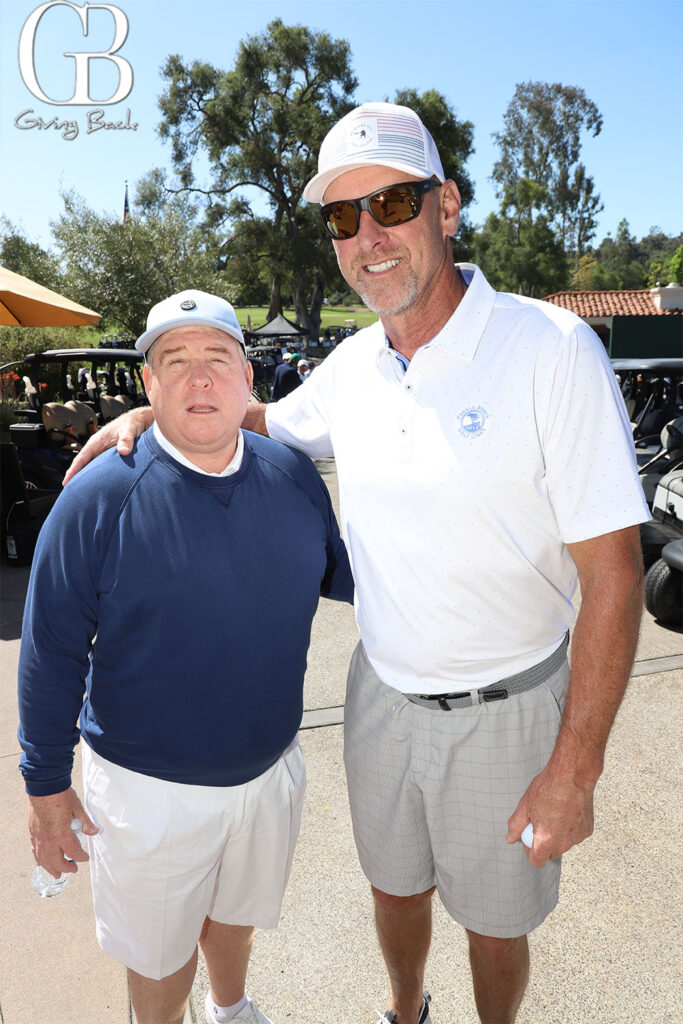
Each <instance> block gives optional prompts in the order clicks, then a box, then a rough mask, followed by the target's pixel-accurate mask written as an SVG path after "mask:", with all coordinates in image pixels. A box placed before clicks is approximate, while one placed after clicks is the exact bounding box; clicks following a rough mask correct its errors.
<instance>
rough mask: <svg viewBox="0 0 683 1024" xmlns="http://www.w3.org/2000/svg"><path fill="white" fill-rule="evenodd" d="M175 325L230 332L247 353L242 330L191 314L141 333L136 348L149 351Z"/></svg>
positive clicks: (219, 321)
mask: <svg viewBox="0 0 683 1024" xmlns="http://www.w3.org/2000/svg"><path fill="white" fill-rule="evenodd" d="M174 327H214V328H215V329H216V330H217V331H222V332H223V334H229V335H230V337H231V338H234V339H235V341H237V342H239V344H240V345H241V347H242V351H243V352H244V354H245V356H246V354H247V349H246V346H245V344H244V338H243V336H242V333H241V331H240V332H238V331H236V330H231V329H230V327H229V325H228V324H226V323H225V321H224V320H215V319H213V318H211V317H206V316H192V315H191V314H186V315H185V316H179V317H177V318H176V319H175V320H167V321H166V322H165V323H163V324H160V325H159V326H157V327H152V329H151V330H149V331H145V333H144V334H141V335H140V337H139V338H138V340H137V341H136V342H135V347H136V349H137V350H138V352H147V351H148V350H149V348H150V347H151V346H152V345H153V344H154V342H155V341H156V340H157V338H160V337H161V335H162V334H166V331H172V330H173V329H174Z"/></svg>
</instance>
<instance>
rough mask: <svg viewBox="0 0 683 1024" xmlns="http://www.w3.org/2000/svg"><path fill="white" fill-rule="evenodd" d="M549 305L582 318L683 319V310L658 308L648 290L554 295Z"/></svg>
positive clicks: (551, 296)
mask: <svg viewBox="0 0 683 1024" xmlns="http://www.w3.org/2000/svg"><path fill="white" fill-rule="evenodd" d="M545 301H546V302H553V303H554V304H555V305H556V306H562V307H563V308H564V309H570V310H571V311H572V313H576V314H577V316H580V317H584V318H586V317H593V316H681V315H682V314H683V310H681V309H657V308H656V307H655V304H654V302H653V301H652V296H651V295H650V292H649V289H647V288H638V289H634V290H628V289H624V290H621V291H606V292H554V294H553V295H546V297H545Z"/></svg>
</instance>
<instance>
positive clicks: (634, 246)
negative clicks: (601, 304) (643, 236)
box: [596, 218, 647, 288]
mask: <svg viewBox="0 0 683 1024" xmlns="http://www.w3.org/2000/svg"><path fill="white" fill-rule="evenodd" d="M596 256H597V259H598V263H599V264H600V267H601V268H602V270H603V271H604V272H605V273H606V274H609V275H610V276H611V278H612V279H613V280H614V281H615V282H616V283H615V284H614V285H612V287H616V288H644V287H645V282H646V277H647V270H646V267H645V263H644V260H643V258H642V253H641V251H640V246H639V244H638V242H637V241H636V239H635V237H634V236H633V235H631V232H630V229H629V223H628V221H627V220H626V219H625V218H624V219H622V220H621V221H619V224H618V225H617V233H616V235H615V237H614V238H612V237H611V236H610V235H607V237H606V238H604V239H603V240H602V242H601V243H600V245H599V246H598V248H597V250H596ZM597 287H599V288H600V287H609V286H605V285H602V284H598V286H597Z"/></svg>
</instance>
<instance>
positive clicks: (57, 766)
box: [19, 431, 353, 796]
mask: <svg viewBox="0 0 683 1024" xmlns="http://www.w3.org/2000/svg"><path fill="white" fill-rule="evenodd" d="M244 439H245V446H244V458H243V461H242V465H241V467H240V469H239V470H238V471H237V472H236V473H235V474H233V475H231V476H227V477H213V476H205V475H204V474H202V473H196V472H194V471H193V470H190V469H187V468H185V467H184V466H181V465H180V464H179V463H178V462H176V461H175V460H174V459H172V458H171V457H170V456H169V455H168V454H167V453H166V452H165V451H164V450H163V449H162V448H160V446H159V445H158V444H157V442H156V441H155V439H154V436H153V433H152V432H151V431H147V433H145V434H144V435H143V436H142V437H141V438H140V439H139V441H138V444H137V446H136V448H135V450H134V451H133V453H132V454H131V455H130V456H129V457H128V458H121V457H120V456H119V455H118V454H117V453H116V452H115V451H111V452H107V453H106V454H105V455H103V456H101V457H100V458H99V459H97V460H95V461H94V462H93V463H92V464H91V465H90V466H88V467H87V468H86V469H85V470H84V471H83V472H81V473H79V474H78V476H77V477H76V478H75V479H74V480H73V482H72V483H70V484H69V485H68V487H67V488H66V489H65V490H64V492H63V493H62V494H61V495H60V497H59V500H58V501H57V503H56V504H55V506H54V509H53V511H52V512H51V514H50V516H49V517H48V519H47V521H46V523H45V525H44V527H43V529H42V531H41V534H40V537H39V540H38V545H37V548H36V553H35V557H34V560H33V568H32V571H31V580H30V584H29V591H28V598H27V602H26V610H25V615H24V625H23V635H22V645H21V656H20V663H19V712H20V727H19V740H20V743H21V745H22V747H23V750H24V753H23V756H22V758H21V765H20V767H21V770H22V772H23V774H24V778H25V781H26V789H27V791H28V792H29V793H30V794H32V795H36V796H46V795H49V794H52V793H59V792H62V791H63V790H64V789H67V788H68V787H69V785H70V784H71V769H72V763H73V749H74V747H75V745H76V743H77V742H78V736H79V729H78V726H77V723H78V721H79V717H80V731H81V733H82V735H83V738H84V739H85V740H86V741H87V743H88V744H89V745H90V746H91V747H92V748H93V749H94V750H95V751H97V752H98V753H99V754H101V755H102V756H103V757H105V758H107V759H108V760H110V761H113V762H115V763H116V764H119V765H122V766H123V767H125V768H130V769H132V770H133V771H137V772H142V773H143V774H146V775H154V776H156V777H158V778H162V779H169V780H172V781H175V782H183V783H191V784H195V785H208V786H232V785H238V784H241V783H243V782H247V781H248V780H250V779H253V778H256V777H257V776H258V775H260V774H261V773H262V772H264V771H265V770H266V769H267V768H269V767H270V766H271V765H272V764H274V763H275V761H276V760H277V759H278V757H279V756H280V754H281V753H282V751H283V750H284V749H285V748H286V747H287V745H288V744H289V743H290V741H291V740H292V738H293V737H294V735H295V734H296V731H297V729H298V727H299V723H300V720H301V715H302V710H303V679H304V672H305V669H306V653H307V649H308V644H309V639H310V631H311V621H312V618H313V615H314V613H315V610H316V607H317V604H318V598H319V595H320V594H323V595H324V596H326V597H331V598H334V599H337V600H346V601H350V600H352V596H353V584H352V580H351V573H350V569H349V563H348V559H347V556H346V551H345V549H344V545H343V542H342V541H341V539H340V536H339V531H338V527H337V523H336V520H335V518H334V513H333V511H332V507H331V504H330V498H329V494H328V493H327V489H326V488H325V485H324V484H323V482H322V480H321V479H320V476H319V475H318V472H317V470H316V469H315V467H314V465H313V464H312V463H311V462H310V461H309V459H308V458H307V457H306V456H304V455H302V454H301V453H300V452H297V451H294V450H293V449H290V448H287V447H285V446H284V445H281V444H278V443H277V442H275V441H271V440H270V439H269V438H264V437H260V436H259V435H256V434H251V433H248V432H246V431H245V432H244ZM84 695H85V699H84Z"/></svg>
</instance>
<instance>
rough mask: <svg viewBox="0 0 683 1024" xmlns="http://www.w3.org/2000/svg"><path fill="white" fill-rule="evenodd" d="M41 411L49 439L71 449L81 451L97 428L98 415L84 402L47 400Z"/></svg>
mask: <svg viewBox="0 0 683 1024" xmlns="http://www.w3.org/2000/svg"><path fill="white" fill-rule="evenodd" d="M40 411H41V415H42V418H43V426H44V427H45V430H46V433H47V436H48V437H49V439H50V440H51V441H52V442H54V443H55V444H57V445H61V446H62V447H64V448H66V449H70V450H71V451H80V449H81V448H82V447H83V445H84V444H85V442H86V441H87V440H88V438H89V437H90V435H91V434H94V433H95V431H96V430H97V416H96V415H95V413H94V412H93V410H92V409H91V408H90V406H88V405H86V404H85V403H84V402H77V401H69V402H67V403H65V404H64V405H62V404H61V402H45V404H44V405H43V406H42V407H41V410H40Z"/></svg>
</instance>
